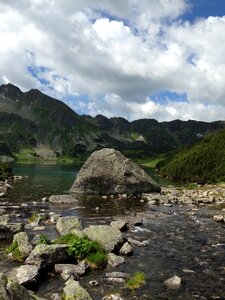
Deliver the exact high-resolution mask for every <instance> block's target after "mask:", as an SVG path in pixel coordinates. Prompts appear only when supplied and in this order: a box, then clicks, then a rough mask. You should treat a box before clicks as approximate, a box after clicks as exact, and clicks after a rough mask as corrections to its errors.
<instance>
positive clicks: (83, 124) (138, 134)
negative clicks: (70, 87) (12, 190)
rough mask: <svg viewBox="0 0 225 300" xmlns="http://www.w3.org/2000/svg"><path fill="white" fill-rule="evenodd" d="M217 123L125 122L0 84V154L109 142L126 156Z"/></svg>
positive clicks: (60, 151)
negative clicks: (92, 115)
mask: <svg viewBox="0 0 225 300" xmlns="http://www.w3.org/2000/svg"><path fill="white" fill-rule="evenodd" d="M223 128H225V122H224V121H215V122H211V123H210V122H202V121H194V120H189V121H181V120H174V121H171V122H158V121H157V120H155V119H140V120H135V121H131V122H129V121H128V120H126V119H124V118H121V117H113V118H107V117H105V116H103V115H97V116H95V117H91V116H88V115H78V114H77V113H76V112H75V111H73V110H72V109H71V108H70V107H69V106H67V105H66V104H65V103H64V102H62V101H60V100H57V99H54V98H52V97H50V96H47V95H45V94H44V93H42V92H41V91H39V90H37V89H31V90H30V91H27V92H22V91H21V90H20V89H19V88H18V87H16V86H14V85H12V84H6V85H1V86H0V155H4V152H7V153H9V152H10V154H11V156H15V157H17V154H18V153H24V156H26V154H29V155H28V156H31V157H33V158H35V159H38V158H40V159H45V155H44V153H45V151H44V150H43V149H45V150H46V151H47V152H48V155H47V156H48V159H49V155H50V152H51V153H52V159H53V160H54V159H56V158H57V157H58V158H59V157H64V156H68V157H74V158H75V157H79V158H85V157H87V156H88V155H89V154H90V153H91V152H93V151H94V150H97V149H101V148H103V147H111V148H116V149H118V150H120V151H122V152H123V153H124V154H126V155H128V156H131V157H132V156H135V155H137V154H138V155H139V156H151V155H154V154H156V153H164V152H168V151H173V150H176V149H179V148H182V147H185V146H189V145H192V144H195V143H196V142H198V141H200V140H201V139H202V138H203V137H204V136H205V135H206V134H207V133H209V132H212V131H215V130H218V129H223ZM40 148H41V149H42V150H43V151H39V150H40ZM37 149H39V150H38V151H37ZM6 150H7V151H6ZM9 150H10V151H9ZM28 150H29V151H28ZM27 152H28V153H27ZM40 153H43V155H40ZM50 158H51V155H50Z"/></svg>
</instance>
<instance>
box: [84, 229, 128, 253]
mask: <svg viewBox="0 0 225 300" xmlns="http://www.w3.org/2000/svg"><path fill="white" fill-rule="evenodd" d="M83 232H84V233H85V234H86V235H87V236H88V237H89V239H90V240H93V241H98V242H99V243H100V244H101V245H102V247H103V248H104V249H105V250H106V251H108V252H111V251H112V250H113V249H114V248H115V247H116V246H117V245H118V244H121V243H122V242H123V237H122V234H121V232H120V231H119V230H118V229H117V228H114V227H112V226H110V225H91V226H89V227H87V228H85V229H84V230H83Z"/></svg>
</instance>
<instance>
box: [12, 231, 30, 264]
mask: <svg viewBox="0 0 225 300" xmlns="http://www.w3.org/2000/svg"><path fill="white" fill-rule="evenodd" d="M13 242H17V244H18V248H19V251H20V254H21V256H22V257H23V258H27V257H28V256H29V255H30V253H31V251H32V245H31V243H30V242H29V239H28V236H27V234H26V232H19V233H17V234H15V235H14V237H13Z"/></svg>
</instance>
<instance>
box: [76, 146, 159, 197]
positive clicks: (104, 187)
mask: <svg viewBox="0 0 225 300" xmlns="http://www.w3.org/2000/svg"><path fill="white" fill-rule="evenodd" d="M160 190H161V188H160V186H159V185H158V184H157V183H156V182H155V181H154V180H153V179H152V178H151V177H149V176H148V175H147V174H146V173H145V171H144V170H142V169H141V168H140V167H138V166H137V165H136V164H135V163H133V162H132V161H131V160H129V159H128V158H126V157H125V156H124V155H122V154H121V153H120V152H119V151H117V150H114V149H108V148H104V149H102V150H99V151H95V152H93V153H92V155H91V156H90V157H89V158H88V159H87V161H86V162H85V164H84V165H83V167H82V168H81V170H80V171H79V173H78V175H77V178H76V180H75V182H74V184H73V186H72V187H71V189H70V192H72V193H76V194H90V195H94V194H95V195H96V194H120V193H126V194H137V193H144V192H146V193H147V192H160Z"/></svg>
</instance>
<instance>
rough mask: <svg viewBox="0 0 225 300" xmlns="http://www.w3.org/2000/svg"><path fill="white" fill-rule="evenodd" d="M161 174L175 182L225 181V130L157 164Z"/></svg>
mask: <svg viewBox="0 0 225 300" xmlns="http://www.w3.org/2000/svg"><path fill="white" fill-rule="evenodd" d="M157 168H159V173H160V174H161V175H162V176H167V177H170V178H173V179H175V180H183V181H188V182H198V183H208V182H219V181H225V130H219V131H217V132H214V133H211V134H209V135H208V136H206V137H205V138H204V139H203V140H202V141H201V142H199V143H197V144H196V145H194V146H192V147H190V148H186V149H183V150H181V151H179V152H178V153H176V154H174V155H171V156H169V157H168V158H167V159H165V160H163V161H161V162H159V163H158V164H157Z"/></svg>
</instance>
